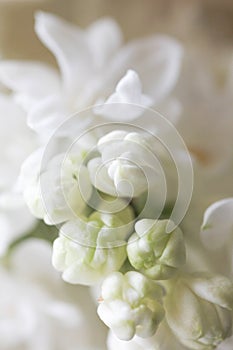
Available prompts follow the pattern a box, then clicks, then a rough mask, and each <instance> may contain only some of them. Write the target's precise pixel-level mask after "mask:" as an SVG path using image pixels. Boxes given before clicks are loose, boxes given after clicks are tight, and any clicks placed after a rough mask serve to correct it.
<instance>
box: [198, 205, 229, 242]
mask: <svg viewBox="0 0 233 350" xmlns="http://www.w3.org/2000/svg"><path fill="white" fill-rule="evenodd" d="M232 234H233V198H227V199H223V200H220V201H218V202H216V203H214V204H212V205H211V206H210V207H209V208H208V209H207V210H206V211H205V214H204V220H203V223H202V230H201V238H202V241H203V243H204V244H205V246H206V247H207V248H209V249H216V248H221V247H222V246H223V245H225V244H227V243H228V241H229V240H230V239H231V240H232ZM229 243H230V242H229Z"/></svg>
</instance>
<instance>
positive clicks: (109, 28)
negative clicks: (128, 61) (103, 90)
mask: <svg viewBox="0 0 233 350" xmlns="http://www.w3.org/2000/svg"><path fill="white" fill-rule="evenodd" d="M122 39H123V38H122V33H121V29H120V28H119V26H118V25H117V23H116V22H115V21H114V20H113V19H112V18H101V19H99V20H97V21H96V22H94V23H93V24H92V25H91V26H90V27H89V28H88V29H87V40H88V44H89V48H90V51H91V54H92V56H93V57H94V61H95V62H94V63H95V67H96V68H102V67H103V66H104V64H105V63H106V62H107V60H109V59H110V58H112V56H113V55H114V54H115V53H116V52H117V50H118V49H119V48H120V46H121V44H122Z"/></svg>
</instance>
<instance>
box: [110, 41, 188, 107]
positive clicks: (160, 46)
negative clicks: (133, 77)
mask: <svg viewBox="0 0 233 350" xmlns="http://www.w3.org/2000/svg"><path fill="white" fill-rule="evenodd" d="M181 57H182V48H181V46H180V44H179V43H178V42H177V41H175V40H173V39H171V38H169V37H166V36H152V37H149V38H147V39H146V38H143V39H139V40H134V41H132V42H130V43H129V44H128V45H126V46H125V47H124V48H123V49H122V50H121V51H120V52H119V53H118V55H116V57H115V59H114V60H113V62H112V65H111V66H110V67H109V69H111V71H112V72H116V73H117V74H118V76H119V75H123V74H124V72H125V71H127V69H129V68H131V69H134V70H135V71H136V72H138V74H139V76H140V77H141V79H142V85H143V88H144V90H145V92H146V93H147V94H149V95H150V96H153V98H154V99H155V101H156V103H157V102H158V101H160V100H161V99H162V98H164V97H165V96H166V95H167V94H168V93H169V92H170V91H171V89H172V88H173V87H174V85H175V84H176V81H177V78H178V74H179V70H180V64H181Z"/></svg>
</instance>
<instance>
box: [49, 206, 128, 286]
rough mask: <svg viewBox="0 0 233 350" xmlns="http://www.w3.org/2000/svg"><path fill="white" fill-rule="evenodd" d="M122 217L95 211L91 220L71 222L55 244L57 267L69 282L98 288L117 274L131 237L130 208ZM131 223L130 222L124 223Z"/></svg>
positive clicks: (54, 252)
mask: <svg viewBox="0 0 233 350" xmlns="http://www.w3.org/2000/svg"><path fill="white" fill-rule="evenodd" d="M125 210H126V211H127V215H124V210H123V211H122V212H120V213H119V214H106V213H101V212H94V213H93V214H91V215H90V216H89V218H88V219H86V218H85V219H83V220H81V218H80V219H76V220H73V221H68V222H67V223H65V224H64V225H63V226H62V228H61V234H60V237H59V238H57V239H56V240H55V242H54V245H53V259H52V261H53V265H54V267H55V268H56V269H57V270H59V271H62V272H63V275H62V277H63V279H64V280H65V281H67V282H69V283H74V284H84V285H94V284H96V283H98V282H100V281H101V280H102V279H103V278H104V277H105V276H106V275H108V274H109V273H110V272H113V271H117V270H119V269H120V268H121V266H122V265H123V263H124V261H125V259H126V256H127V254H126V240H127V237H128V236H129V234H130V231H129V230H131V227H132V225H131V223H130V222H128V220H129V219H131V218H132V217H129V208H128V207H127V208H126V209H125ZM124 220H127V222H124Z"/></svg>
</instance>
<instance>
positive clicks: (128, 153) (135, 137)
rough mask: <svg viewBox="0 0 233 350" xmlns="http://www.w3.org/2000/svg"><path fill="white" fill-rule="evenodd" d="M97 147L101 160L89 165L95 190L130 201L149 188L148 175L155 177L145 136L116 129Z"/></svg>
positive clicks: (150, 152)
mask: <svg viewBox="0 0 233 350" xmlns="http://www.w3.org/2000/svg"><path fill="white" fill-rule="evenodd" d="M97 148H98V150H99V152H100V154H101V157H97V158H93V159H92V160H90V161H89V163H88V170H89V173H90V178H91V181H92V184H93V185H94V186H95V187H96V188H97V189H99V190H100V191H102V192H104V193H107V194H110V195H112V196H117V195H118V196H120V197H130V198H131V197H137V196H139V195H140V194H142V193H143V192H145V191H146V190H147V189H148V187H149V184H148V182H149V180H150V176H151V173H153V175H155V172H156V170H155V169H154V162H155V161H154V157H153V152H152V150H151V148H150V144H149V143H148V142H147V139H146V137H145V136H144V137H143V135H141V134H139V133H136V132H127V131H123V130H116V131H112V132H110V133H108V134H107V135H104V136H103V137H102V138H100V140H99V141H98V146H97ZM154 180H155V176H154ZM155 181H156V180H155Z"/></svg>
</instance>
